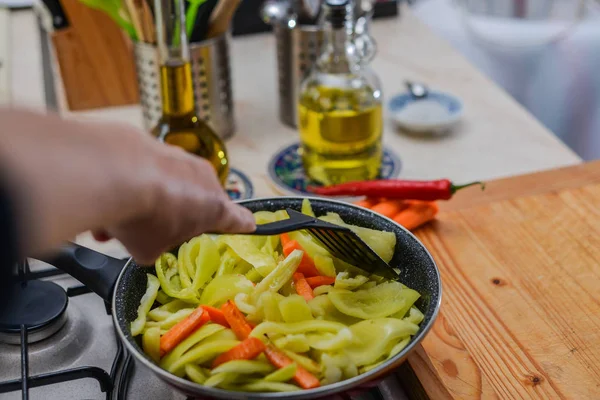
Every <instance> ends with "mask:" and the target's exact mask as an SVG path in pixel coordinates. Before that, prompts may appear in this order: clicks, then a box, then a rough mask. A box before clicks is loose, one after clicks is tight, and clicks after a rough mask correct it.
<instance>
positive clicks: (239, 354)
mask: <svg viewBox="0 0 600 400" xmlns="http://www.w3.org/2000/svg"><path fill="white" fill-rule="evenodd" d="M265 348H266V346H265V344H264V343H263V342H262V341H261V340H260V339H258V338H255V337H249V338H248V339H244V341H243V342H242V343H240V344H238V345H237V346H235V347H233V348H232V349H231V350H229V351H227V352H225V353H223V354H221V355H220V356H219V357H217V358H216V359H215V361H213V363H212V367H213V368H216V367H218V366H219V365H221V364H225V363H226V362H228V361H232V360H252V359H253V358H256V357H258V355H259V354H260V353H262V352H263V351H265Z"/></svg>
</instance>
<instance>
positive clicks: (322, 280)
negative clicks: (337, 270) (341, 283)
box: [306, 276, 335, 289]
mask: <svg viewBox="0 0 600 400" xmlns="http://www.w3.org/2000/svg"><path fill="white" fill-rule="evenodd" d="M306 283H308V286H310V287H311V288H313V289H314V288H316V287H319V286H324V285H333V284H334V283H335V278H332V277H330V276H311V277H310V278H306Z"/></svg>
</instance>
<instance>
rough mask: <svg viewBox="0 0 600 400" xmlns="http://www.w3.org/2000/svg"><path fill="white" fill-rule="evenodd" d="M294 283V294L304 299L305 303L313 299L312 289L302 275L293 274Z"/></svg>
mask: <svg viewBox="0 0 600 400" xmlns="http://www.w3.org/2000/svg"><path fill="white" fill-rule="evenodd" d="M294 283H295V284H296V293H298V294H299V295H300V296H302V297H304V299H305V300H306V301H310V300H312V299H314V298H315V294H314V293H313V291H312V288H311V287H310V285H309V284H308V282H307V281H306V278H304V275H303V274H302V273H300V272H296V273H295V274H294Z"/></svg>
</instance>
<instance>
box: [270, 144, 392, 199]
mask: <svg viewBox="0 0 600 400" xmlns="http://www.w3.org/2000/svg"><path fill="white" fill-rule="evenodd" d="M400 167H401V164H400V159H399V158H398V156H396V155H395V154H394V153H393V152H392V151H391V150H390V149H387V148H385V149H384V150H383V162H382V164H381V170H380V173H379V178H380V179H390V178H395V177H397V176H398V174H399V173H400ZM268 168H269V177H270V178H271V180H272V182H273V184H274V186H275V189H277V190H278V191H279V192H280V193H281V194H290V195H299V196H315V195H314V194H313V193H311V192H309V191H307V190H306V187H307V186H309V185H317V184H316V183H315V182H313V181H311V180H310V179H308V177H307V176H306V174H305V173H304V168H303V167H302V157H301V155H300V143H294V144H292V145H289V146H287V147H285V148H283V149H281V150H280V151H278V152H277V153H276V154H275V156H273V158H272V159H271V161H270V162H269V167H268Z"/></svg>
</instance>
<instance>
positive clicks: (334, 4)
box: [325, 0, 349, 29]
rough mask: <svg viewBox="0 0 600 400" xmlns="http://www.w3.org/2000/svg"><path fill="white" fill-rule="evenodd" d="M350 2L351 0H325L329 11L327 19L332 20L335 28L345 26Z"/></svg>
mask: <svg viewBox="0 0 600 400" xmlns="http://www.w3.org/2000/svg"><path fill="white" fill-rule="evenodd" d="M348 3H349V0H325V6H326V7H327V8H328V11H329V12H328V13H327V20H329V21H330V22H331V25H332V27H333V28H334V29H336V28H337V29H339V28H343V27H344V24H345V23H346V14H347V5H348Z"/></svg>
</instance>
